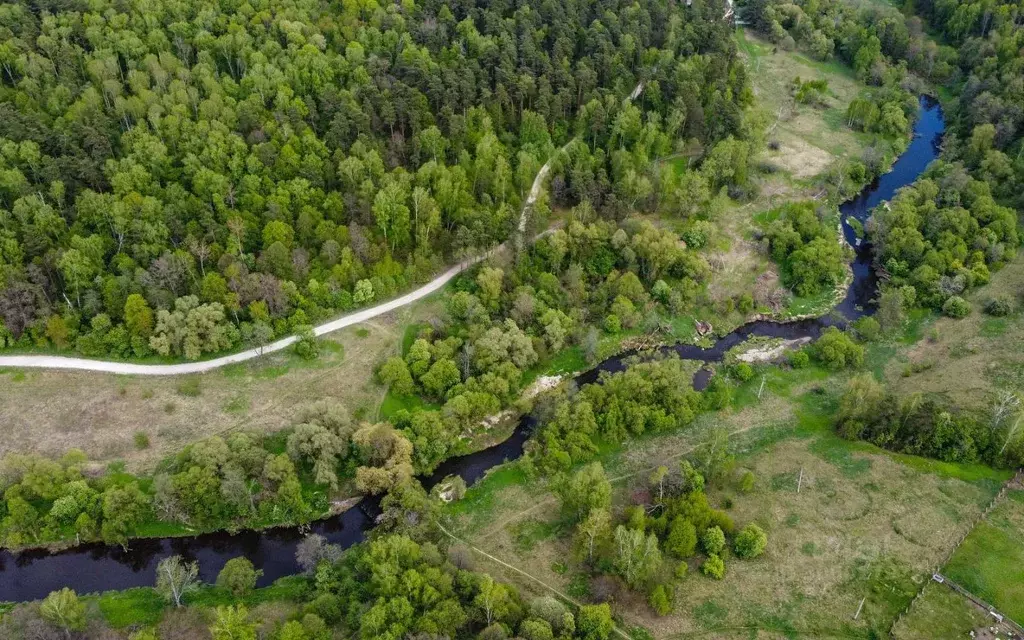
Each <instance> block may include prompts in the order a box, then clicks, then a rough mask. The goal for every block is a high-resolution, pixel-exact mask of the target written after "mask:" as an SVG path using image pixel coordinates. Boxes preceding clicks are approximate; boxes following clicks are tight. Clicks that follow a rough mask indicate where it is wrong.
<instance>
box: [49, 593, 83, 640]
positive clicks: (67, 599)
mask: <svg viewBox="0 0 1024 640" xmlns="http://www.w3.org/2000/svg"><path fill="white" fill-rule="evenodd" d="M39 615H41V616H42V617H43V620H46V621H47V622H49V623H50V624H52V625H53V626H55V627H57V628H58V629H62V630H63V631H64V632H65V633H66V634H68V637H71V632H72V631H82V630H83V629H85V624H86V616H85V604H84V603H83V602H82V601H80V600H79V599H78V594H76V593H75V592H74V591H72V590H71V589H67V588H65V589H61V590H60V591H53V592H51V593H50V594H49V595H48V596H46V598H45V599H44V600H43V602H42V604H41V605H40V606H39Z"/></svg>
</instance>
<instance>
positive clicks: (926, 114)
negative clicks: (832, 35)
mask: <svg viewBox="0 0 1024 640" xmlns="http://www.w3.org/2000/svg"><path fill="white" fill-rule="evenodd" d="M920 106H921V108H920V113H919V117H918V120H917V122H916V124H915V126H914V138H913V140H912V142H911V143H910V146H909V147H908V148H907V150H906V152H904V153H903V155H901V156H900V157H899V159H897V160H896V163H895V164H894V165H893V167H892V170H891V171H890V172H889V173H887V174H885V175H884V176H881V177H880V178H878V179H877V180H875V181H874V182H873V183H872V184H870V185H868V186H867V187H865V188H864V190H863V191H862V192H861V193H860V195H858V196H857V197H856V198H854V199H852V200H849V201H848V202H846V203H844V204H843V205H842V206H841V207H840V211H841V213H842V218H843V233H844V234H845V236H846V240H847V242H849V243H850V244H851V245H852V246H854V248H855V252H856V259H855V260H854V262H853V264H852V267H853V274H854V278H853V283H852V284H851V285H850V290H849V291H848V293H847V295H846V297H845V298H844V299H843V301H842V302H841V303H840V304H839V305H838V306H837V307H836V310H835V311H836V312H838V313H832V314H829V315H828V316H824V317H821V318H813V319H809V320H801V321H797V322H789V323H777V322H770V321H756V322H750V323H748V324H745V325H743V326H741V327H739V328H738V329H736V330H735V331H733V332H732V333H730V334H728V335H726V336H724V337H722V338H720V339H719V340H718V341H717V342H715V344H714V345H713V346H711V347H708V348H702V347H696V346H693V345H675V346H670V347H665V348H664V349H663V351H665V352H674V353H676V354H678V355H679V356H680V357H681V358H684V359H688V360H699V361H704V362H716V361H719V360H721V359H722V357H723V356H724V354H725V353H726V352H727V351H728V350H729V349H731V348H732V347H734V346H736V345H738V344H740V343H741V342H743V341H744V340H746V339H747V338H749V337H753V336H765V337H777V338H786V339H792V338H801V337H812V338H813V337H816V336H818V335H819V334H820V333H821V331H822V329H824V328H825V327H827V326H829V325H832V324H837V323H842V322H845V321H849V320H853V319H856V318H858V317H860V316H862V315H865V314H869V313H872V312H873V311H874V297H875V293H876V290H877V281H876V279H875V274H874V272H873V270H872V268H871V257H872V253H871V247H870V245H868V244H866V243H859V245H858V242H857V238H856V234H855V233H854V231H853V229H852V228H851V227H850V225H849V224H847V223H846V220H847V218H849V217H851V216H852V217H854V218H856V219H857V220H859V221H860V222H861V223H862V224H863V223H865V222H866V221H867V218H868V215H869V214H870V211H871V209H872V208H874V207H875V206H876V205H878V204H879V203H881V202H882V201H885V200H888V199H890V198H892V196H893V194H895V193H896V190H897V189H899V188H900V187H903V186H905V185H907V184H910V183H911V182H913V181H914V180H915V179H916V178H917V176H919V175H920V174H921V172H923V171H924V169H925V167H927V166H928V163H930V162H931V161H932V160H934V159H935V158H936V157H937V156H938V144H939V140H940V138H941V135H942V133H943V131H944V129H945V124H944V121H943V117H942V110H941V108H940V107H939V105H938V103H936V102H935V101H933V100H931V99H929V98H921V105H920ZM629 355H631V354H628V353H627V354H622V355H620V356H616V357H613V358H609V359H608V360H605V361H603V362H601V363H600V364H598V365H597V366H596V367H595V368H594V369H591V370H589V371H586V372H584V373H582V374H580V375H579V376H578V377H577V378H576V381H577V382H578V383H580V384H586V383H590V382H594V381H595V380H597V378H598V376H599V375H600V373H601V372H602V371H609V372H615V371H621V370H623V369H624V368H625V367H626V364H625V362H624V361H625V359H626V358H627V357H628V356H629ZM709 376H710V373H709V372H707V371H706V370H703V369H702V370H701V372H699V373H698V374H697V376H696V377H695V379H694V386H695V387H697V388H703V386H704V385H706V384H707V380H708V377H709ZM534 424H535V422H534V420H533V419H532V418H531V417H529V416H524V417H523V418H522V420H521V422H520V424H519V426H518V427H517V428H516V430H515V432H514V433H513V434H512V436H511V437H510V438H509V439H508V440H506V441H504V442H502V443H501V444H498V445H496V446H494V447H491V448H489V449H485V450H483V451H480V452H477V453H473V454H470V455H466V456H460V457H457V458H452V459H450V460H448V461H446V462H444V463H443V464H442V465H441V466H440V468H438V470H437V471H436V472H435V473H434V474H433V475H432V476H430V477H429V478H424V479H423V484H424V486H426V487H427V488H429V487H432V486H433V485H434V484H436V483H437V482H438V481H439V480H441V479H442V478H444V477H445V476H447V475H451V474H458V475H460V476H462V477H463V478H464V479H465V480H466V483H467V484H472V483H473V482H475V481H476V480H479V479H480V478H481V477H483V475H484V473H486V471H487V470H488V469H490V468H491V467H493V466H495V465H498V464H501V463H502V462H505V461H507V460H513V459H515V458H518V457H519V456H520V455H521V454H522V452H523V445H524V444H525V443H526V440H527V439H528V438H529V434H530V433H531V431H532V430H533V427H534ZM376 510H377V502H376V501H375V500H364V504H362V505H360V506H359V507H356V508H353V509H350V510H348V511H346V512H345V513H343V514H341V515H339V516H336V517H333V518H329V519H327V520H322V521H319V522H316V523H314V524H313V525H312V526H311V527H309V528H307V529H306V531H304V532H301V533H300V531H299V530H298V529H296V528H294V527H289V528H280V529H271V530H268V531H244V532H241V533H238V534H234V535H232V534H228V533H213V534H206V535H201V536H195V537H192V538H166V539H152V540H135V541H133V542H132V544H131V548H130V549H129V550H128V551H124V550H123V549H121V548H120V547H111V546H107V545H103V544H88V545H82V546H79V547H75V548H74V549H69V550H67V551H62V552H59V553H54V554H51V553H47V552H45V551H29V552H23V553H19V554H13V553H10V552H8V551H3V552H0V602H3V601H20V600H35V599H39V598H43V597H45V596H46V594H48V593H49V592H51V591H53V590H56V589H60V588H62V587H71V588H72V589H74V590H75V591H77V592H78V593H90V592H96V591H106V590H110V589H127V588H130V587H139V586H149V585H152V584H153V583H154V578H155V572H156V565H157V563H158V562H160V560H162V559H163V558H166V557H168V556H171V555H182V556H184V557H186V558H188V559H192V560H197V561H198V562H199V570H200V575H201V577H202V579H203V580H204V581H208V582H212V581H213V580H214V579H215V578H216V576H217V573H218V572H219V571H220V570H221V568H223V566H224V563H225V562H227V561H228V560H230V559H231V558H235V557H238V556H245V557H247V558H249V560H251V561H252V563H253V564H254V565H255V566H256V567H257V568H258V569H262V570H263V577H262V578H261V579H260V582H259V584H260V585H261V586H263V585H267V584H270V583H271V582H273V581H274V580H276V579H278V578H280V577H283V576H286V575H290V574H294V573H297V572H298V571H299V567H298V564H297V563H296V562H295V548H296V546H297V545H298V543H299V541H301V540H302V538H303V537H304V536H305V534H306V533H307V532H309V533H318V534H320V535H322V536H324V537H325V538H327V539H328V540H329V541H330V542H332V543H335V544H339V545H341V546H342V547H349V546H351V545H353V544H355V543H357V542H360V541H361V540H362V539H363V537H364V534H365V532H366V531H367V530H369V528H370V527H371V526H372V525H373V514H374V512H375V511H376Z"/></svg>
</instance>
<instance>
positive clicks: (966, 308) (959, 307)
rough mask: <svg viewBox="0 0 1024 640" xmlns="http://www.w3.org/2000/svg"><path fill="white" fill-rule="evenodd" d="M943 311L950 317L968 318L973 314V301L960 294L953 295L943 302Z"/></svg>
mask: <svg viewBox="0 0 1024 640" xmlns="http://www.w3.org/2000/svg"><path fill="white" fill-rule="evenodd" d="M942 313H944V314H945V315H947V316H949V317H950V318H966V317H967V316H969V315H970V314H971V303H969V302H967V301H966V300H964V299H963V298H961V297H960V296H952V297H950V298H949V299H948V300H946V302H944V303H943V304H942Z"/></svg>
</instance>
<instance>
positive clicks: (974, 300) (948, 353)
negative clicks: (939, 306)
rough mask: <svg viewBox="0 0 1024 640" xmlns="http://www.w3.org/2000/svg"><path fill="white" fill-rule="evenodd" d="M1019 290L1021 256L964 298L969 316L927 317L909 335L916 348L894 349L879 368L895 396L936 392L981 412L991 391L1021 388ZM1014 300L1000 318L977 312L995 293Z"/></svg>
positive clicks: (1023, 325) (1023, 274) (1023, 352)
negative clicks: (1013, 306)
mask: <svg viewBox="0 0 1024 640" xmlns="http://www.w3.org/2000/svg"><path fill="white" fill-rule="evenodd" d="M1022 286H1024V257H1019V258H1017V259H1016V260H1015V261H1013V262H1011V263H1010V264H1008V265H1006V266H1005V267H1003V268H1002V269H1001V270H1000V271H997V272H996V273H994V274H993V275H992V281H991V283H990V284H988V285H986V286H984V287H981V288H979V289H977V290H976V291H973V292H971V293H970V294H969V295H968V296H967V300H969V301H970V302H971V304H972V306H973V311H972V313H971V315H969V316H968V317H966V318H963V319H961V320H954V319H951V318H942V317H929V318H928V319H926V320H925V321H924V322H922V323H921V326H920V327H917V328H916V329H915V331H914V333H916V334H918V335H919V336H921V337H922V338H923V339H919V340H918V341H917V342H916V343H915V344H913V345H910V346H906V347H902V348H900V349H898V350H897V351H895V353H894V354H893V357H892V358H891V359H889V360H888V362H887V364H886V365H885V367H884V375H885V379H886V381H887V382H888V383H889V384H890V385H892V387H893V389H894V390H895V391H898V392H899V393H914V392H921V393H937V394H942V395H944V396H946V397H948V398H949V399H950V400H951V401H952V402H954V403H955V404H956V405H958V406H962V407H969V408H974V409H984V408H986V407H988V406H990V405H991V401H992V399H993V397H994V394H995V392H996V391H999V390H1007V391H1013V390H1016V391H1021V390H1022V389H1024V314H1022V313H1021V312H1020V309H1019V306H1020V299H1019V297H1018V295H1019V293H1020V291H1021V288H1022ZM999 294H1003V295H1008V296H1010V297H1011V298H1013V299H1015V300H1016V304H1017V306H1018V310H1017V312H1016V313H1014V314H1012V315H1010V316H1008V317H1005V318H993V317H991V316H988V315H985V314H984V313H983V312H982V307H983V305H984V302H985V301H986V300H988V299H989V298H990V297H992V296H994V295H999Z"/></svg>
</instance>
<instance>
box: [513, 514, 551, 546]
mask: <svg viewBox="0 0 1024 640" xmlns="http://www.w3.org/2000/svg"><path fill="white" fill-rule="evenodd" d="M562 529H563V527H561V526H559V523H557V522H540V521H538V520H522V521H520V522H518V523H516V525H515V527H514V529H513V532H512V537H513V539H514V540H515V541H516V546H517V547H519V549H520V550H521V551H530V550H531V549H533V548H534V547H535V546H537V543H538V542H540V541H542V540H550V539H551V538H554V537H556V536H558V535H559V534H561V533H563V531H562Z"/></svg>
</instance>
